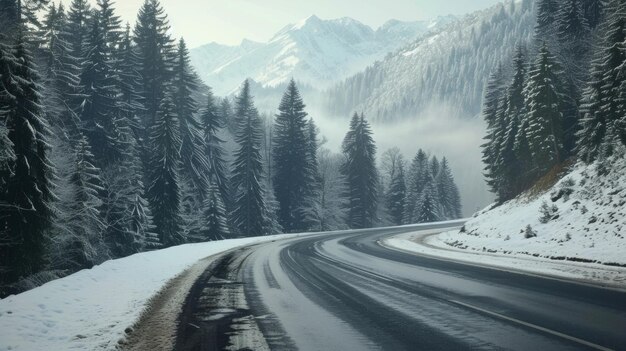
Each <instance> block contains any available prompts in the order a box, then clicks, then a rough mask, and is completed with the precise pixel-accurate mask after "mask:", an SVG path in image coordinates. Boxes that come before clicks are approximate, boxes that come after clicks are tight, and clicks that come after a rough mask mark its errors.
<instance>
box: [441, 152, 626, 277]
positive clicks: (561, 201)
mask: <svg viewBox="0 0 626 351" xmlns="http://www.w3.org/2000/svg"><path fill="white" fill-rule="evenodd" d="M622 150H623V149H622ZM608 164H610V165H611V166H610V167H607V168H606V170H605V171H603V172H602V173H600V172H599V170H598V168H597V166H598V164H597V163H596V164H592V165H589V166H587V165H584V164H578V165H576V166H574V167H573V169H572V171H571V172H569V173H568V174H567V175H565V176H563V177H562V178H561V179H560V180H559V181H558V182H557V183H556V185H554V186H553V187H551V188H549V190H544V191H542V192H538V191H537V190H533V189H531V190H530V191H529V192H527V193H526V194H524V195H522V196H520V197H519V198H517V199H515V200H512V201H509V202H506V203H505V204H503V205H502V206H498V207H495V208H492V209H490V208H487V209H486V210H484V211H482V212H480V213H478V214H477V215H476V216H475V217H474V218H473V219H471V220H470V221H468V222H467V223H466V224H465V229H464V230H462V231H461V232H449V233H445V234H442V235H440V236H438V240H439V241H440V242H441V243H442V245H448V246H450V247H454V248H458V249H463V250H471V251H480V252H483V251H486V252H491V253H497V254H504V255H515V256H526V257H529V256H534V257H541V258H549V259H553V260H568V261H575V262H587V263H598V264H604V265H620V266H626V256H625V255H624V252H626V159H625V158H624V157H623V151H622V156H618V157H616V158H613V159H610V160H609V161H608ZM535 189H536V188H535ZM535 192H538V193H539V194H534V193H535ZM528 226H530V227H528Z"/></svg>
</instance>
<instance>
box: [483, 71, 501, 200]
mask: <svg viewBox="0 0 626 351" xmlns="http://www.w3.org/2000/svg"><path fill="white" fill-rule="evenodd" d="M506 84H507V82H506V76H505V73H504V70H503V69H502V65H498V67H497V68H496V70H494V71H493V72H492V73H491V76H490V77H489V81H488V83H487V86H486V88H485V93H484V100H483V110H482V115H483V119H484V120H485V122H486V124H487V133H486V136H485V138H484V140H485V142H484V144H483V145H481V147H482V149H483V150H482V154H483V157H482V160H483V163H484V164H485V177H486V179H487V185H488V186H489V187H490V188H491V190H492V191H493V192H497V189H498V180H499V178H498V172H497V169H496V164H497V163H496V162H497V159H498V157H499V150H500V144H499V143H500V142H501V137H502V136H503V135H504V130H505V128H506V124H505V121H504V108H505V99H504V97H505V95H506V94H505V93H506Z"/></svg>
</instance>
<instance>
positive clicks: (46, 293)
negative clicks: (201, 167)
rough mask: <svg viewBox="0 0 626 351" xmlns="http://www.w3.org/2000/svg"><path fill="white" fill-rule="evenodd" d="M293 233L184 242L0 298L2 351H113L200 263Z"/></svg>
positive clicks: (0, 345) (108, 263) (0, 343)
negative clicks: (166, 290)
mask: <svg viewBox="0 0 626 351" xmlns="http://www.w3.org/2000/svg"><path fill="white" fill-rule="evenodd" d="M284 237H293V235H288V236H287V235H278V236H268V237H260V238H245V239H232V240H224V241H217V242H209V243H201V244H188V245H181V246H176V247H171V248H168V249H163V250H158V251H152V252H145V253H140V254H136V255H132V256H129V257H126V258H122V259H117V260H111V261H107V262H104V263H103V264H101V265H99V266H95V267H93V268H92V269H86V270H82V271H80V272H77V273H75V274H72V275H70V276H67V277H64V278H62V279H58V280H55V281H52V282H49V283H47V284H44V285H42V286H41V287H38V288H35V289H33V290H30V291H27V292H24V293H21V294H19V295H12V296H9V297H7V298H5V299H2V300H0V350H28V351H35V350H112V349H115V347H116V345H117V342H118V340H119V339H121V338H122V337H123V336H124V330H125V329H126V328H127V327H130V326H131V325H133V323H134V322H135V321H136V320H137V319H138V318H139V316H140V314H141V313H142V311H143V310H144V308H145V307H146V305H147V303H148V302H149V300H150V298H151V297H152V296H153V295H154V294H155V293H156V292H158V291H159V290H160V289H161V288H162V287H163V286H164V285H165V284H166V283H167V282H168V281H169V280H170V279H172V278H174V277H175V276H177V275H178V274H180V273H181V272H183V271H184V270H185V269H187V268H188V267H190V266H192V265H193V264H194V263H196V262H197V261H198V260H200V259H202V258H204V257H207V256H210V255H214V254H217V253H220V252H223V251H226V250H229V249H232V248H235V247H238V246H242V245H247V244H253V243H258V242H263V241H269V240H275V239H280V238H284Z"/></svg>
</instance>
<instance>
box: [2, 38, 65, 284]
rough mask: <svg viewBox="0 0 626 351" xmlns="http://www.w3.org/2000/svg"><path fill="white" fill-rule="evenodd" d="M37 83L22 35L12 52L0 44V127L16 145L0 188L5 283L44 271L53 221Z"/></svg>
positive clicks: (44, 137) (49, 174) (44, 135)
mask: <svg viewBox="0 0 626 351" xmlns="http://www.w3.org/2000/svg"><path fill="white" fill-rule="evenodd" d="M37 80H38V76H37V73H36V72H35V69H34V66H33V59H32V57H31V54H30V52H29V51H28V49H27V48H26V44H25V43H24V39H23V37H22V36H19V35H18V37H17V39H16V42H15V44H14V45H13V47H7V46H4V45H3V44H0V106H2V107H1V108H0V121H2V124H4V126H6V128H7V129H8V134H7V139H8V141H10V143H11V144H12V155H10V156H12V157H10V158H9V159H8V160H7V161H8V165H7V166H8V167H5V169H4V170H3V173H2V174H0V177H1V178H2V181H0V183H1V184H4V185H5V186H4V187H3V188H2V190H3V193H2V194H0V203H1V204H2V206H0V228H1V229H0V240H2V245H1V246H0V249H1V250H2V252H1V253H0V267H3V269H2V270H1V271H2V272H1V273H0V274H1V275H2V276H1V278H0V281H1V282H3V283H5V282H13V281H16V280H17V279H19V278H20V277H24V276H26V275H29V274H32V273H35V272H37V271H38V270H40V269H41V268H42V267H43V264H44V243H45V240H46V237H45V234H44V233H45V232H46V230H47V229H48V228H49V227H50V225H51V221H52V211H51V208H50V202H51V201H52V198H53V195H52V191H51V184H50V179H51V177H52V171H51V168H50V163H49V161H48V144H47V141H46V138H47V135H48V132H47V124H46V121H45V120H44V117H43V110H42V106H41V104H40V100H41V96H40V91H39V90H40V85H39V84H38V83H37ZM6 141H7V140H5V144H6Z"/></svg>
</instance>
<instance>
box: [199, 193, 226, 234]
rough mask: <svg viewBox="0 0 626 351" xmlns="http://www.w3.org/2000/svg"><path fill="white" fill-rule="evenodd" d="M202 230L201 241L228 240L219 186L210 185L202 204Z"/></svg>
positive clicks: (224, 208) (224, 210) (224, 209)
mask: <svg viewBox="0 0 626 351" xmlns="http://www.w3.org/2000/svg"><path fill="white" fill-rule="evenodd" d="M203 219H204V221H205V223H204V230H203V231H202V233H201V234H202V239H203V241H210V240H222V239H226V238H228V236H229V235H230V230H229V229H228V223H227V216H226V207H225V206H224V203H223V202H222V194H221V193H220V189H219V186H217V185H216V184H215V183H213V182H212V183H211V185H210V187H209V189H208V192H207V196H206V200H205V203H204V218H203Z"/></svg>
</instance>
